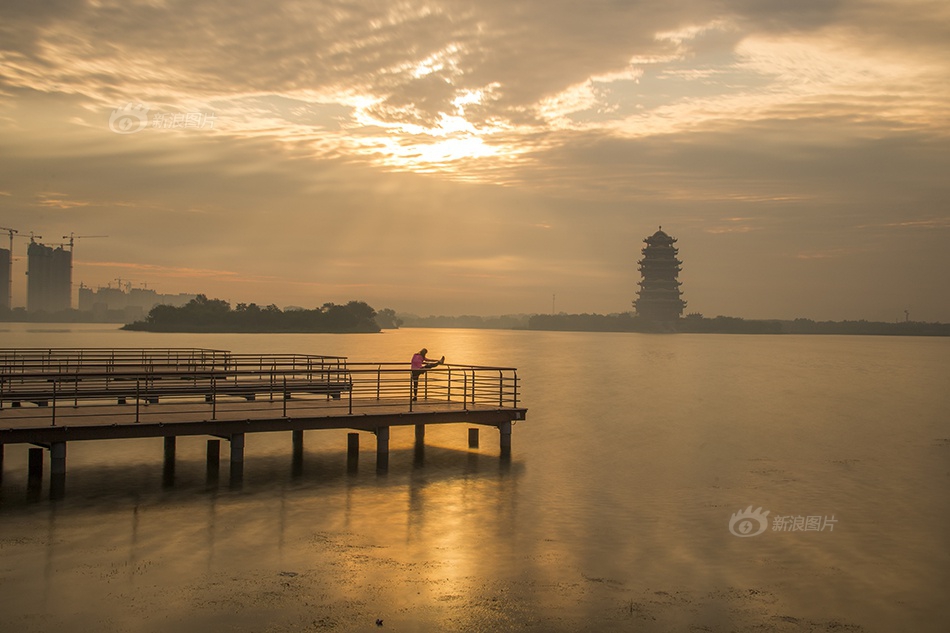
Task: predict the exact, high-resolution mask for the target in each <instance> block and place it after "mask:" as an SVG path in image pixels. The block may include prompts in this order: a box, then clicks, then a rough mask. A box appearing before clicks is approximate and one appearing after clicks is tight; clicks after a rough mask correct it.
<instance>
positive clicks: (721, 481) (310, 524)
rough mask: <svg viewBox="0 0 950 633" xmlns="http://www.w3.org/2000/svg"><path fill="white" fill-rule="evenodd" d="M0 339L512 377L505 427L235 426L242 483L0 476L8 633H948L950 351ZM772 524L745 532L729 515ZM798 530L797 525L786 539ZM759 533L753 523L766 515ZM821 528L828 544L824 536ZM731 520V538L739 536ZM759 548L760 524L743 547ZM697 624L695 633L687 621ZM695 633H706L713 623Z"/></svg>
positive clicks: (123, 467)
mask: <svg viewBox="0 0 950 633" xmlns="http://www.w3.org/2000/svg"><path fill="white" fill-rule="evenodd" d="M0 330H2V331H0V347H79V346H84V347H205V348H217V349H228V350H232V351H235V352H248V353H275V352H299V353H312V354H329V355H344V356H348V357H349V358H350V359H352V360H355V361H358V360H367V361H368V360H392V361H406V362H408V359H409V356H410V355H411V354H412V352H413V351H415V350H417V349H419V348H420V347H422V346H425V347H427V348H428V349H430V350H432V355H434V356H441V355H442V354H445V356H446V358H447V360H448V361H449V362H457V363H473V364H495V365H506V366H514V367H517V368H518V374H519V377H520V378H521V379H522V380H523V400H524V403H525V405H526V406H527V407H528V409H529V412H528V420H527V421H524V422H520V423H518V424H516V426H515V428H514V431H513V440H512V445H513V451H512V457H511V459H510V461H503V460H501V459H500V458H499V455H498V453H499V451H498V446H497V444H498V437H497V432H496V431H495V430H494V429H484V430H483V431H482V434H481V435H482V437H481V448H480V449H469V448H468V447H467V432H466V427H465V426H463V425H458V426H456V425H444V426H435V427H429V429H427V433H426V447H425V452H424V455H422V456H420V455H418V454H417V453H416V451H414V449H413V440H414V436H413V431H412V428H411V427H406V428H396V429H394V431H393V437H392V443H391V448H392V450H393V452H392V454H391V456H390V464H389V471H388V472H387V473H385V474H377V472H376V471H375V468H374V454H373V451H374V446H375V445H374V442H373V441H372V437H371V436H369V435H366V436H364V438H363V442H362V447H363V454H362V456H361V461H360V465H359V469H358V470H356V471H355V472H354V471H348V470H347V466H346V449H345V446H346V431H312V432H308V433H307V435H306V439H305V446H306V453H305V456H304V464H303V473H302V474H300V475H296V476H295V475H294V474H293V472H292V464H291V462H292V458H291V439H290V434H289V433H287V434H262V435H251V436H249V437H248V440H247V454H246V460H247V461H246V463H245V469H244V482H243V487H242V488H241V489H239V490H232V489H230V488H229V486H228V484H227V464H226V460H225V461H224V462H222V476H221V480H220V482H210V483H209V482H208V481H206V477H205V464H204V450H205V439H206V438H180V439H179V441H178V462H177V466H176V471H175V476H176V478H175V484H174V486H173V487H167V486H164V487H163V485H162V442H161V440H135V441H112V442H94V443H82V442H73V443H71V444H70V445H69V455H68V471H69V474H68V481H67V496H66V498H65V499H64V500H61V501H58V502H50V501H48V500H47V498H46V496H45V491H44V495H43V496H41V497H40V498H39V499H37V498H36V496H35V495H31V494H30V492H29V491H28V490H27V483H26V455H27V449H28V447H26V446H21V445H12V446H7V447H6V450H5V462H4V472H3V480H2V484H0V588H2V591H0V630H3V631H8V630H9V631H62V632H64V633H72V632H80V631H134V632H153V631H154V632H157V631H162V632H164V631H185V632H196V633H197V632H199V631H201V632H206V631H218V630H222V631H223V630H228V631H371V630H373V631H375V630H380V629H378V628H377V626H376V624H375V622H376V619H377V618H381V619H382V620H383V622H384V624H383V628H382V630H393V631H436V630H444V631H500V630H511V631H526V630H527V631H617V630H620V631H686V630H702V631H801V630H815V631H824V630H833V631H882V632H885V631H935V632H936V631H941V632H942V631H946V630H948V627H950V607H948V605H947V600H946V594H947V588H948V587H950V495H948V494H947V490H948V484H950V423H948V413H950V389H948V386H950V380H948V379H950V340H948V339H930V338H896V337H843V336H842V337H838V336H824V337H817V336H816V337H810V336H794V337H793V336H784V337H782V336H727V335H641V334H603V333H547V332H514V331H481V330H435V329H432V330H417V329H407V330H399V331H393V332H386V333H384V334H378V335H342V336H341V335H183V334H182V335H179V334H174V335H166V334H148V333H132V332H121V331H117V330H115V329H114V328H113V327H112V326H102V325H94V326H93V325H25V324H3V325H0ZM750 505H751V506H753V509H756V508H760V507H761V508H762V509H763V511H766V510H767V511H768V512H769V517H768V520H767V528H766V530H765V531H764V533H762V534H759V535H757V536H753V537H737V536H735V535H733V533H732V532H731V531H730V519H731V518H732V515H733V513H736V512H738V511H740V510H743V509H745V508H747V507H749V506H750ZM778 517H790V521H791V523H790V525H791V524H794V518H795V517H801V521H802V522H803V524H805V523H804V522H805V521H807V520H809V517H811V519H810V521H811V522H810V523H807V524H805V525H807V526H808V527H809V529H802V530H796V531H791V530H775V529H773V528H774V527H775V526H776V521H775V519H776V518H778ZM754 525H755V526H757V525H758V524H757V523H755V524H754ZM820 526H823V527H824V529H823V530H822V529H820ZM733 527H734V529H735V530H737V531H738V530H740V529H741V528H740V522H736V523H735V524H733ZM753 531H754V530H753ZM691 627H692V628H691ZM703 627H705V628H703Z"/></svg>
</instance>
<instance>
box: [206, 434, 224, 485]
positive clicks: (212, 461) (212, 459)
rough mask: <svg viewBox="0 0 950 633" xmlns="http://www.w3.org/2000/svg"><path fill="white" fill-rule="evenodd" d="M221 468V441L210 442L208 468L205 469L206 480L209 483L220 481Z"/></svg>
mask: <svg viewBox="0 0 950 633" xmlns="http://www.w3.org/2000/svg"><path fill="white" fill-rule="evenodd" d="M220 468H221V440H208V450H207V467H206V468H205V478H206V479H207V480H208V483H209V484H211V483H216V482H217V481H218V473H219V472H220Z"/></svg>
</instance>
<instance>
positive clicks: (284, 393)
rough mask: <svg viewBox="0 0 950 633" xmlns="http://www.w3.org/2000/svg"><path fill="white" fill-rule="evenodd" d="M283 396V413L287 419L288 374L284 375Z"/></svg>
mask: <svg viewBox="0 0 950 633" xmlns="http://www.w3.org/2000/svg"><path fill="white" fill-rule="evenodd" d="M282 395H283V398H282V401H283V403H284V405H283V409H282V411H283V416H284V417H285V418H286V417H287V375H286V374H285V375H284V392H283V394H282Z"/></svg>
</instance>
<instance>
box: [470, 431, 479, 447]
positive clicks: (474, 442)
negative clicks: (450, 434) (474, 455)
mask: <svg viewBox="0 0 950 633" xmlns="http://www.w3.org/2000/svg"><path fill="white" fill-rule="evenodd" d="M468 447H469V448H478V429H477V428H470V429H469V430H468Z"/></svg>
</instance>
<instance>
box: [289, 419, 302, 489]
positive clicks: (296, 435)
mask: <svg viewBox="0 0 950 633" xmlns="http://www.w3.org/2000/svg"><path fill="white" fill-rule="evenodd" d="M291 433H292V434H293V444H294V450H293V456H292V458H291V462H290V475H291V477H299V476H301V475H302V474H303V429H298V430H294V431H292V432H291Z"/></svg>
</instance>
